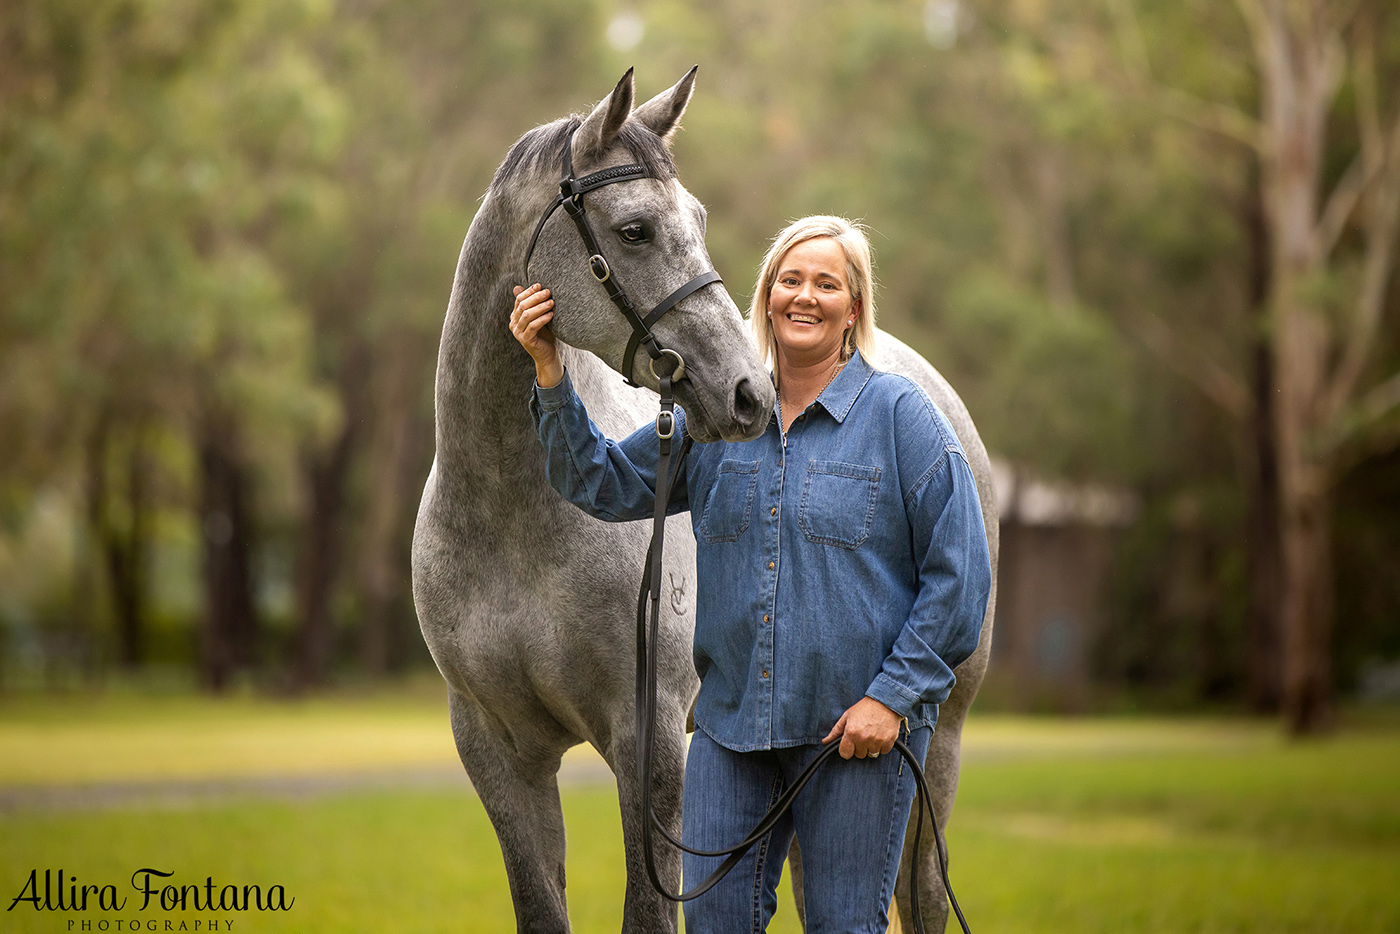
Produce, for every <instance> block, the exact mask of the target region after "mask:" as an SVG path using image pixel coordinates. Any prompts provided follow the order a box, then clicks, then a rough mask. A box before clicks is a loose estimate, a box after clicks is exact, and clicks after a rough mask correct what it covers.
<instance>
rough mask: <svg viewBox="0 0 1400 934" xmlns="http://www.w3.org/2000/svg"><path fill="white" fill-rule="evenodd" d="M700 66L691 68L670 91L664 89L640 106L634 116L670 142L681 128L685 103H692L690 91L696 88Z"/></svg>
mask: <svg viewBox="0 0 1400 934" xmlns="http://www.w3.org/2000/svg"><path fill="white" fill-rule="evenodd" d="M699 68H700V66H699V65H696V66H694V67H693V68H691V69H690V71H687V72H686V73H685V77H684V78H682V79H681V80H679V81H677V82H676V84H675V86H674V87H672V88H671V89H670V90H669V91H662V92H661V93H660V94H658V95H656V96H655V97H653V98H652V99H651V100H649V101H647V102H646V103H645V104H643V105H642V106H640V107H638V108H637V109H636V111H634V112H633V114H632V117H633V118H634V119H635V120H638V121H639V122H640V123H641V124H642V125H643V126H645V127H646V128H647V129H648V130H651V131H652V132H653V133H655V134H656V135H657V136H659V137H661V138H662V139H664V140H666V141H667V142H670V141H671V137H672V136H674V135H675V132H676V130H678V129H680V125H681V114H683V113H685V105H686V104H689V103H690V93H691V91H693V90H695V72H696V71H697V70H698V69H699Z"/></svg>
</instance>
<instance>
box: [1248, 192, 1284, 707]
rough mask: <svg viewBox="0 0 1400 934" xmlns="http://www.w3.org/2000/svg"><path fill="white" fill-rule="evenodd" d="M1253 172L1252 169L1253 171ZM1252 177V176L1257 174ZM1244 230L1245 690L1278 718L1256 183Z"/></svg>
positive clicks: (1264, 243)
mask: <svg viewBox="0 0 1400 934" xmlns="http://www.w3.org/2000/svg"><path fill="white" fill-rule="evenodd" d="M1256 168H1257V167H1256ZM1253 174H1255V175H1256V176H1257V171H1255V172H1254V173H1253ZM1248 190H1249V192H1250V194H1249V196H1248V202H1247V204H1246V205H1245V210H1244V226H1245V229H1246V231H1247V232H1248V234H1249V245H1250V249H1249V302H1250V311H1251V313H1252V314H1253V315H1254V316H1255V318H1256V319H1257V324H1256V326H1255V328H1254V333H1255V335H1256V336H1255V338H1254V340H1253V347H1252V348H1251V354H1250V370H1251V376H1252V379H1251V384H1252V386H1251V388H1252V390H1253V392H1252V396H1253V406H1252V407H1251V412H1250V418H1249V424H1248V435H1249V448H1250V450H1251V452H1252V455H1253V456H1252V457H1250V458H1249V471H1250V473H1249V519H1248V522H1249V531H1248V534H1247V537H1246V543H1247V544H1246V547H1247V549H1248V558H1247V561H1248V567H1249V610H1248V623H1247V625H1248V640H1249V688H1248V698H1249V704H1250V707H1251V708H1253V710H1254V711H1255V712H1256V713H1277V712H1278V709H1279V701H1280V698H1281V696H1282V685H1281V678H1282V673H1283V659H1282V654H1281V651H1282V647H1281V645H1280V640H1281V636H1280V634H1281V633H1282V631H1283V624H1282V620H1281V616H1282V609H1283V608H1282V606H1281V603H1280V600H1279V580H1280V575H1281V570H1280V564H1281V562H1282V556H1281V555H1280V542H1279V522H1278V506H1279V501H1278V497H1279V484H1278V449H1277V445H1276V444H1275V442H1274V368H1273V358H1272V357H1271V355H1270V349H1269V343H1268V339H1267V338H1266V337H1265V332H1266V327H1265V325H1266V323H1267V319H1268V308H1269V231H1268V227H1267V226H1266V225H1265V223H1264V210H1263V205H1262V204H1261V203H1260V200H1259V182H1258V178H1257V177H1255V178H1253V179H1251V182H1250V187H1249V189H1248Z"/></svg>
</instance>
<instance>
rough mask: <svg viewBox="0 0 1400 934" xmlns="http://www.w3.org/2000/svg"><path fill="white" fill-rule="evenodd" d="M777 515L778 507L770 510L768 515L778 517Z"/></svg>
mask: <svg viewBox="0 0 1400 934" xmlns="http://www.w3.org/2000/svg"><path fill="white" fill-rule="evenodd" d="M777 514H778V507H777V506H774V507H773V508H772V509H770V510H768V515H770V516H776V515H777Z"/></svg>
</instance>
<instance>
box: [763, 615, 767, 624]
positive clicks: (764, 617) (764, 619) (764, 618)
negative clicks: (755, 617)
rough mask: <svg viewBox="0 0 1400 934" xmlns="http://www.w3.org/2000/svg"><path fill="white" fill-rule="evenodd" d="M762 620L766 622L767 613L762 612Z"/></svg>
mask: <svg viewBox="0 0 1400 934" xmlns="http://www.w3.org/2000/svg"><path fill="white" fill-rule="evenodd" d="M763 621H764V622H765V623H766V622H768V614H767V613H764V614H763Z"/></svg>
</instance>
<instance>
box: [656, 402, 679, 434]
mask: <svg viewBox="0 0 1400 934" xmlns="http://www.w3.org/2000/svg"><path fill="white" fill-rule="evenodd" d="M675 434H676V417H675V416H674V415H672V414H671V413H670V412H668V411H666V410H665V409H662V410H661V411H660V412H657V413H656V436H657V437H658V438H660V439H661V440H662V441H666V440H669V439H670V438H672V437H674V436H675Z"/></svg>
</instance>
